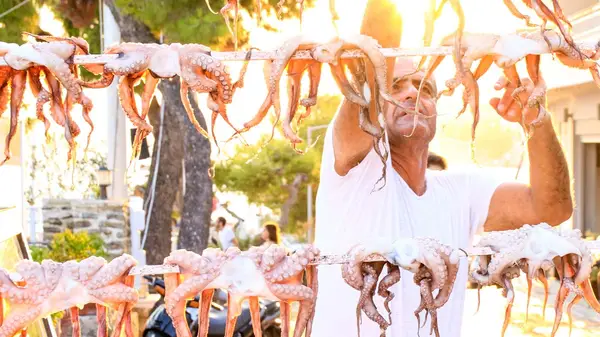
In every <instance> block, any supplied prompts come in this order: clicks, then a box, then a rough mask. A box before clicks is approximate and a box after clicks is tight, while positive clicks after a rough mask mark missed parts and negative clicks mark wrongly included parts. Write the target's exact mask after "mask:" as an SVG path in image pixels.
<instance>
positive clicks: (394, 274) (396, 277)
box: [377, 263, 400, 324]
mask: <svg viewBox="0 0 600 337" xmlns="http://www.w3.org/2000/svg"><path fill="white" fill-rule="evenodd" d="M387 267H388V273H387V275H385V276H384V277H383V279H381V282H379V287H378V288H377V294H379V296H381V297H384V298H385V301H384V302H383V306H384V308H385V310H386V311H387V312H388V321H389V322H390V324H392V311H391V310H390V302H391V301H392V300H393V299H394V293H392V292H391V291H389V288H390V287H391V286H392V285H394V284H396V283H398V282H399V281H400V268H399V267H398V266H395V265H393V264H391V263H388V264H387Z"/></svg>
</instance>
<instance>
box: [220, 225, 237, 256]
mask: <svg viewBox="0 0 600 337" xmlns="http://www.w3.org/2000/svg"><path fill="white" fill-rule="evenodd" d="M234 238H235V233H233V229H231V227H229V226H224V227H223V229H222V230H221V231H220V232H219V241H220V243H221V249H222V250H227V248H229V247H231V246H233V242H232V241H233V239H234Z"/></svg>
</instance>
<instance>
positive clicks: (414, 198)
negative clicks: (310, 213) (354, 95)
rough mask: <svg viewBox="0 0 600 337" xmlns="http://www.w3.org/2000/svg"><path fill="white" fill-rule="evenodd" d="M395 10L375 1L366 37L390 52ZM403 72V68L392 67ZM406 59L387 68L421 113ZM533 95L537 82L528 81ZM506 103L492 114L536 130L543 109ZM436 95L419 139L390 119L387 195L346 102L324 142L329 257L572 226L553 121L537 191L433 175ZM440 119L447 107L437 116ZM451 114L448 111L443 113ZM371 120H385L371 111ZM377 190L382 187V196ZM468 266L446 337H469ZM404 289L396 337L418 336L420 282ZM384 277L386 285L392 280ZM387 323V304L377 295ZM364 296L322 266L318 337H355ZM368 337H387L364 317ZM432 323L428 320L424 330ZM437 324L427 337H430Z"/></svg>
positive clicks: (425, 101)
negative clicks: (380, 245) (464, 333)
mask: <svg viewBox="0 0 600 337" xmlns="http://www.w3.org/2000/svg"><path fill="white" fill-rule="evenodd" d="M401 25H402V23H401V21H400V17H399V13H398V12H397V9H396V5H395V4H393V3H391V2H390V1H382V0H379V1H375V0H369V1H368V3H367V7H366V12H365V17H364V18H363V26H362V29H361V33H362V34H365V35H369V36H372V37H373V38H375V39H376V40H378V41H379V43H380V44H381V46H382V47H398V46H399V40H400V34H401V27H402V26H401ZM394 64H395V66H394ZM412 66H413V63H412V62H409V63H408V64H407V61H406V59H398V61H397V62H396V63H395V62H394V60H393V59H389V61H388V74H389V75H392V76H389V77H390V78H389V79H388V80H389V81H390V84H391V82H392V81H393V80H394V79H397V81H394V82H395V83H394V85H393V86H391V85H390V88H391V89H390V91H391V94H392V96H393V97H394V98H395V99H396V100H399V101H403V102H405V103H407V104H414V103H415V98H416V96H417V89H418V86H419V83H420V81H421V79H422V78H423V75H424V74H423V72H419V73H416V74H414V75H412V76H411V77H409V78H407V79H405V80H400V79H401V78H402V75H404V74H408V73H410V72H411V70H412ZM522 82H523V84H524V85H525V86H526V88H527V90H526V91H525V92H522V93H521V94H520V98H521V100H522V101H526V100H527V98H528V97H529V95H530V94H531V92H532V82H531V81H530V80H529V79H525V78H524V79H523V80H522ZM495 89H496V90H498V91H499V96H501V97H498V98H493V99H492V100H491V101H490V105H491V106H492V107H493V108H494V110H496V111H497V113H498V114H500V116H502V117H503V118H504V119H506V120H508V121H511V122H518V121H520V120H521V115H522V114H523V115H524V117H525V121H526V122H527V123H531V122H532V121H533V120H534V119H535V118H536V117H537V114H538V110H537V109H529V108H527V109H525V110H521V109H520V108H519V106H518V105H517V104H516V103H515V102H514V101H513V100H512V98H511V93H512V92H513V90H514V89H515V88H514V87H513V86H510V85H507V81H506V79H504V78H501V79H500V80H499V81H498V83H497V84H496V86H495ZM436 91H437V89H436V87H435V84H434V82H433V79H431V80H430V81H429V82H428V83H426V85H425V88H424V91H423V93H422V95H421V104H420V105H421V107H422V108H421V112H422V113H423V114H424V115H427V116H428V118H423V117H419V119H418V121H417V122H416V123H417V125H416V130H415V131H414V134H413V135H412V136H411V137H406V136H407V135H409V134H411V132H412V130H413V125H414V124H413V116H412V115H404V114H402V113H400V112H399V111H398V110H396V109H395V107H394V106H393V105H390V104H388V105H387V106H386V107H384V109H383V111H384V112H383V114H384V117H385V127H386V130H387V136H388V143H389V150H390V156H389V158H388V160H387V168H386V170H387V172H386V174H387V178H386V184H385V186H384V187H383V188H382V189H381V190H379V191H374V192H372V190H373V186H374V184H375V183H376V181H377V180H378V179H379V177H380V176H381V171H382V167H383V166H382V163H381V160H380V159H379V157H378V156H377V155H376V153H375V152H374V150H373V146H372V144H373V140H372V137H371V136H369V135H368V134H366V133H365V132H363V131H362V130H361V129H360V128H359V120H358V110H359V109H358V107H357V106H356V105H354V104H352V103H350V102H349V101H347V100H343V102H342V103H341V106H340V108H339V110H338V112H337V114H336V116H335V117H334V119H333V121H332V123H331V125H330V126H329V128H328V130H327V133H326V136H325V138H324V149H323V158H322V163H321V181H320V185H319V190H318V194H317V199H316V235H315V244H316V246H317V247H319V249H321V252H322V253H323V254H343V253H346V252H347V251H349V249H350V248H351V247H353V246H354V245H356V244H366V243H370V242H378V241H375V240H378V239H380V238H384V239H386V240H388V243H389V244H391V243H392V242H393V241H395V240H397V239H399V238H402V237H432V238H436V239H438V240H440V241H441V242H443V243H445V244H448V245H450V246H452V247H454V248H463V249H464V248H468V247H469V246H470V245H471V240H472V238H473V236H474V234H476V233H477V232H479V231H482V230H485V231H500V230H508V229H514V228H518V227H520V226H522V225H524V224H539V223H541V222H547V223H549V224H550V225H558V224H560V223H562V222H564V221H565V220H567V219H568V218H569V217H570V216H571V213H572V210H573V205H572V200H571V194H570V190H569V175H568V170H567V163H566V160H565V158H564V155H563V153H562V149H561V146H560V144H559V142H558V140H557V137H556V135H555V133H554V130H553V128H552V122H551V120H550V114H549V113H548V116H547V117H545V118H544V120H543V121H542V122H541V123H539V124H538V125H536V126H535V132H534V134H533V136H532V138H531V139H530V140H529V142H528V152H529V158H530V177H531V179H530V181H531V185H523V184H519V183H515V182H504V183H503V182H501V181H499V179H497V178H494V177H493V176H491V175H487V174H486V172H479V171H472V172H452V171H432V170H426V168H427V156H428V152H429V151H428V147H429V143H430V141H431V140H432V139H433V137H434V135H435V132H436V117H435V115H436V113H437V108H438V107H436V101H435V97H436ZM439 108H440V110H441V109H443V107H439ZM440 112H442V113H443V112H444V111H440ZM370 114H371V120H374V121H376V120H377V115H376V111H375V110H374V109H371V111H370ZM378 187H379V186H378ZM466 262H467V260H466V259H461V265H460V269H459V274H458V276H457V279H456V283H455V286H454V289H453V291H452V294H451V296H450V299H449V301H448V302H447V303H446V304H445V305H444V306H443V307H442V308H440V309H439V310H438V311H437V313H438V324H439V331H440V334H441V335H442V336H444V337H459V336H461V321H462V316H463V315H462V313H463V307H464V299H465V288H466V282H467V265H466ZM401 273H402V274H401V275H402V276H401V280H400V281H399V282H398V283H397V284H396V285H394V286H393V287H392V288H391V291H392V292H393V293H394V294H395V297H394V299H393V300H392V302H391V311H392V325H391V326H390V327H389V328H388V330H387V334H386V335H387V336H388V337H390V336H391V337H414V336H417V329H418V327H417V319H416V318H415V316H414V311H415V309H417V307H418V306H419V303H420V294H419V288H418V287H417V286H416V285H415V284H414V282H413V274H412V273H410V272H408V271H406V270H403V269H402V270H401ZM385 274H386V272H385V271H384V272H383V273H382V275H381V277H383V275H385ZM374 298H375V301H376V302H375V303H376V305H377V307H378V310H379V312H380V313H382V315H383V317H385V318H386V319H387V317H388V316H387V313H386V312H385V309H384V307H383V300H382V299H381V298H380V297H379V296H378V295H375V296H374ZM358 299H359V292H358V291H356V290H354V289H353V288H351V287H350V286H349V285H347V284H345V283H344V281H343V279H342V276H341V269H340V266H339V265H332V266H327V265H323V266H319V295H318V297H317V303H316V308H315V310H316V315H315V319H314V323H313V333H312V336H313V337H331V336H345V337H346V336H348V337H351V336H357V327H356V323H355V322H356V309H355V308H356V304H357V303H358ZM361 315H362V320H361V321H362V324H361V325H360V330H361V331H360V332H361V336H368V337H371V336H379V327H378V325H377V324H375V323H374V322H373V321H371V320H370V319H369V318H367V316H366V315H365V314H364V313H363V314H361ZM423 319H424V313H421V322H422V321H423ZM430 321H431V320H430V319H428V320H427V323H426V325H425V326H424V327H423V328H422V329H421V335H423V334H428V333H429V330H430V325H429V323H430Z"/></svg>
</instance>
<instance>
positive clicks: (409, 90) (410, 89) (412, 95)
mask: <svg viewBox="0 0 600 337" xmlns="http://www.w3.org/2000/svg"><path fill="white" fill-rule="evenodd" d="M418 94H419V88H418V87H416V86H415V85H414V84H412V83H411V84H409V85H407V86H406V88H405V89H404V90H403V91H402V97H401V100H403V101H408V100H413V101H414V100H416V99H417V96H418Z"/></svg>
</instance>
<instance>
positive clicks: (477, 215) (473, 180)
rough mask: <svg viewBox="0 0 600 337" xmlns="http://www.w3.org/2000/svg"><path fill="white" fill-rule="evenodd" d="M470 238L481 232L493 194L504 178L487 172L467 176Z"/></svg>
mask: <svg viewBox="0 0 600 337" xmlns="http://www.w3.org/2000/svg"><path fill="white" fill-rule="evenodd" d="M468 181H469V185H468V186H469V205H470V214H469V217H470V225H471V237H473V235H478V234H481V233H482V232H483V225H484V224H485V220H486V219H487V216H488V212H489V209H490V202H491V201H492V196H493V195H494V192H495V191H496V189H497V188H498V186H500V185H501V184H502V183H504V182H506V181H508V179H507V178H506V177H503V176H501V175H499V174H497V173H496V174H494V172H491V171H488V170H478V171H473V172H471V173H470V174H469V176H468Z"/></svg>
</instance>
